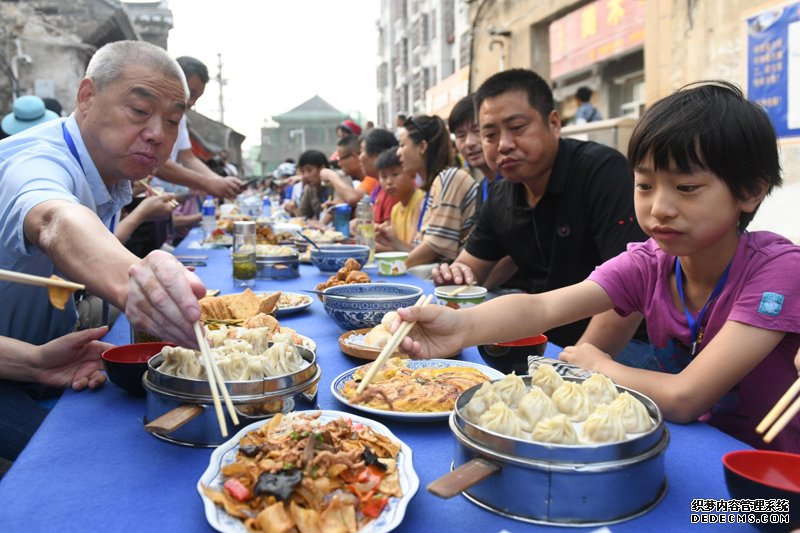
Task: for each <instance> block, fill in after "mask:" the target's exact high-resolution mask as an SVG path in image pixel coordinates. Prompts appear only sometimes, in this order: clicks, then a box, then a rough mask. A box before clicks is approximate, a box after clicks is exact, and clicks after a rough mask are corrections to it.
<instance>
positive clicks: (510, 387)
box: [494, 374, 526, 409]
mask: <svg viewBox="0 0 800 533" xmlns="http://www.w3.org/2000/svg"><path fill="white" fill-rule="evenodd" d="M525 390H526V388H525V382H524V381H522V378H521V377H519V376H518V375H516V374H509V375H507V376H506V377H504V378H503V379H501V380H500V381H497V382H495V384H494V391H495V392H496V393H497V395H498V396H499V397H500V399H501V400H503V401H504V402H506V405H508V406H509V407H511V408H512V409H513V408H515V407H516V406H517V404H518V403H519V401H520V400H521V399H522V397H523V396H525Z"/></svg>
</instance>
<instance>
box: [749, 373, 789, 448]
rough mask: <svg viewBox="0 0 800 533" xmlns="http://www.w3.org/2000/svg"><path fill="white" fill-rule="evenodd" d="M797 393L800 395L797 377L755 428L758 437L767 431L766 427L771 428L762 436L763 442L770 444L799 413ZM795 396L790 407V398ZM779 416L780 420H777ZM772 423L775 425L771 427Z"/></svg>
mask: <svg viewBox="0 0 800 533" xmlns="http://www.w3.org/2000/svg"><path fill="white" fill-rule="evenodd" d="M798 393H800V377H798V378H797V379H796V380H795V382H794V383H792V386H791V387H789V390H787V391H786V393H785V394H784V395H783V396H781V399H780V400H778V402H777V403H776V404H775V406H774V407H773V408H772V409H770V411H769V413H767V416H765V417H764V420H762V421H761V423H760V424H759V425H758V426H756V433H758V434H759V435H762V434H763V433H764V432H765V431H767V428H768V427H770V426H772V427H771V428H770V430H769V431H767V434H766V435H764V442H766V443H768V444H769V443H770V442H772V439H774V438H775V436H776V435H777V434H778V433H780V432H781V431H782V430H783V428H785V427H786V424H788V423H789V421H791V420H792V418H794V416H795V415H796V414H797V412H798V411H800V396H798ZM795 396H797V398H795V400H794V402H792V403H791V405H790V404H789V402H791V401H792V398H794V397H795ZM784 409H785V411H784ZM781 412H783V415H781ZM779 415H780V418H778V416H779ZM776 418H777V419H778V421H777V422H775V419H776ZM773 422H775V425H772V423H773Z"/></svg>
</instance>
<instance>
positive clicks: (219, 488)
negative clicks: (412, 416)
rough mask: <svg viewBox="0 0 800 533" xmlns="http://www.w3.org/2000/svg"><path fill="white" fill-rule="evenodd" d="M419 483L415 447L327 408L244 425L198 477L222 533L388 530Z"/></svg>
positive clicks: (372, 424) (379, 427) (212, 522)
mask: <svg viewBox="0 0 800 533" xmlns="http://www.w3.org/2000/svg"><path fill="white" fill-rule="evenodd" d="M309 444H312V445H313V446H312V447H311V448H309V447H308V445H309ZM308 449H312V450H314V451H313V452H312V453H308V452H307V450H308ZM418 488H419V478H418V477H417V474H416V472H415V471H414V465H413V462H412V453H411V448H409V447H408V446H407V445H406V444H405V443H404V442H402V441H401V440H399V439H398V438H397V437H395V436H394V434H393V433H392V432H391V431H390V430H389V429H388V428H387V427H386V426H384V425H383V424H380V423H378V422H376V421H374V420H370V419H368V418H363V417H360V416H356V415H352V414H349V413H344V412H340V411H327V410H326V411H303V412H294V413H290V414H287V415H280V414H278V415H276V416H275V417H273V418H271V419H270V420H262V421H259V422H256V423H254V424H251V425H249V426H247V427H245V428H243V429H242V430H241V431H239V432H238V433H237V434H236V435H235V436H234V437H233V438H232V439H230V440H229V441H227V442H225V443H223V444H221V445H220V446H219V447H218V448H217V449H216V450H214V453H212V454H211V461H210V463H209V465H208V468H207V469H206V471H205V472H204V473H203V475H202V476H201V477H200V480H199V481H198V482H197V490H198V492H199V493H200V497H201V498H202V499H203V506H204V509H205V514H206V519H207V520H208V523H209V524H210V525H211V526H212V527H213V528H214V529H216V530H217V531H222V532H225V533H247V532H248V531H258V530H262V529H263V528H262V527H261V524H268V525H269V526H270V527H272V528H278V529H281V528H283V529H281V530H284V529H285V530H289V529H291V528H292V527H297V525H298V524H300V525H302V526H303V527H302V528H299V529H302V530H308V529H311V530H319V531H322V530H328V529H331V530H333V529H335V530H342V531H345V530H348V531H355V530H358V531H359V532H361V533H380V532H386V531H391V530H392V529H394V528H395V527H397V526H398V525H400V523H401V522H402V520H403V516H404V515H405V512H406V507H407V506H408V503H409V501H411V498H412V497H413V496H414V494H415V493H416V492H417V489H418Z"/></svg>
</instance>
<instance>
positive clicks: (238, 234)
mask: <svg viewBox="0 0 800 533" xmlns="http://www.w3.org/2000/svg"><path fill="white" fill-rule="evenodd" d="M231 257H232V259H233V282H234V283H235V284H236V285H238V286H240V287H252V286H253V285H254V284H255V279H256V223H255V222H253V221H252V220H242V221H238V220H237V221H235V222H234V223H233V251H232V253H231Z"/></svg>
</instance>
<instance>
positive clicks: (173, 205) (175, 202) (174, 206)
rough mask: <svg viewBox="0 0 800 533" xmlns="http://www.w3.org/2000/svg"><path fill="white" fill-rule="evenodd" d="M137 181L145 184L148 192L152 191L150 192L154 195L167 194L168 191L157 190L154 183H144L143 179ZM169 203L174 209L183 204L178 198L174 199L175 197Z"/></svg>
mask: <svg viewBox="0 0 800 533" xmlns="http://www.w3.org/2000/svg"><path fill="white" fill-rule="evenodd" d="M137 183H138V184H140V185H143V186H144V187H145V188H146V189H147V192H149V193H150V194H152V195H153V196H164V194H166V193H164V192H161V191H157V190H156V189H154V188H153V186H152V185H150V184H149V183H142V181H141V180H140V181H138V182H137ZM169 205H171V206H172V209H175V208H176V207H178V206H179V205H181V204H180V203H179V202H178V201H177V200H176V199H174V198H173V199H172V200H170V201H169Z"/></svg>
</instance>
